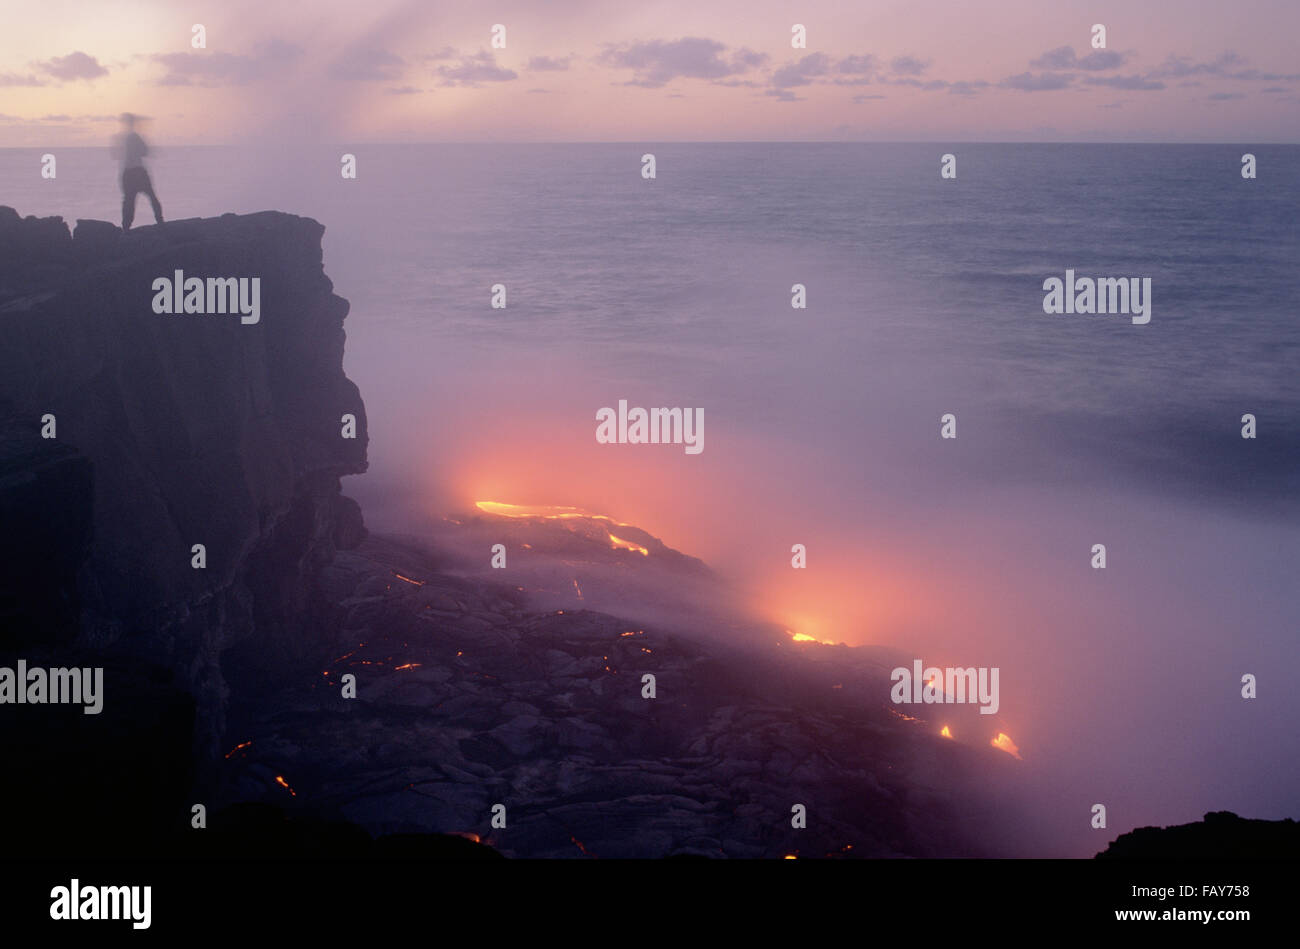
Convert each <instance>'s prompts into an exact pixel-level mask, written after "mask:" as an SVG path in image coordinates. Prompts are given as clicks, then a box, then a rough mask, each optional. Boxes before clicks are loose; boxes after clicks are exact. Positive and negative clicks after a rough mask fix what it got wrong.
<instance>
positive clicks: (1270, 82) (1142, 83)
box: [0, 0, 1300, 147]
mask: <svg viewBox="0 0 1300 949" xmlns="http://www.w3.org/2000/svg"><path fill="white" fill-rule="evenodd" d="M5 20H6V23H5V29H4V31H3V33H0V145H5V146H33V147H39V146H45V145H51V146H52V145H81V144H92V145H98V144H103V142H104V141H105V140H106V138H107V137H108V136H109V135H110V134H111V133H112V132H113V131H115V120H114V116H116V115H117V114H118V113H120V112H122V111H127V110H129V111H133V112H138V113H143V114H146V115H149V116H152V117H153V118H154V119H155V120H156V122H155V125H154V126H153V130H152V131H153V133H154V134H156V135H157V137H158V138H159V139H160V140H163V141H165V142H166V143H167V144H172V145H176V144H225V143H240V142H247V141H250V140H255V141H267V140H272V141H284V142H331V143H332V142H347V143H362V142H455V141H727V140H742V141H743V140H790V141H803V140H835V141H840V140H843V141H891V140H893V141H1170V142H1188V141H1190V142H1198V141H1199V142H1246V143H1261V142H1296V141H1297V131H1296V130H1297V128H1300V66H1298V65H1297V63H1296V59H1297V58H1296V56H1295V49H1296V40H1297V32H1298V28H1300V3H1297V2H1295V0H1234V2H1231V3H1227V2H1219V0H1141V2H1135V0H1089V2H1085V0H1000V2H993V0H989V2H979V0H885V2H874V0H873V2H870V3H867V2H861V3H825V2H774V0H743V2H709V3H701V2H698V0H689V2H680V0H646V2H643V3H630V2H583V0H575V2H569V3H561V2H547V3H537V2H504V3H491V2H487V3H484V2H481V0H480V2H448V3H444V2H437V3H431V2H429V0H367V2H365V3H358V2H353V0H313V2H311V3H306V2H270V0H223V2H221V3H217V4H208V5H203V4H185V5H182V4H176V3H174V2H171V0H126V2H115V3H112V4H108V3H103V2H97V0H45V2H43V3H41V4H35V3H33V4H21V5H11V6H10V8H9V10H7V11H6V15H5ZM195 23H202V24H203V25H204V27H205V28H206V38H207V48H206V49H193V48H191V45H190V41H191V27H192V25H193V24H195ZM497 23H500V24H503V25H504V26H505V27H506V47H505V48H504V49H493V48H492V47H491V39H492V37H491V32H490V31H491V28H492V26H493V25H494V24H497ZM795 23H800V24H803V25H804V26H805V27H806V28H807V35H808V40H807V48H806V49H794V48H792V47H791V43H790V37H791V26H792V25H793V24H795ZM1094 23H1102V24H1104V25H1105V26H1106V29H1107V46H1106V50H1105V51H1104V52H1103V51H1098V50H1094V49H1093V48H1092V47H1091V45H1090V40H1091V32H1090V30H1091V27H1092V25H1093V24H1094Z"/></svg>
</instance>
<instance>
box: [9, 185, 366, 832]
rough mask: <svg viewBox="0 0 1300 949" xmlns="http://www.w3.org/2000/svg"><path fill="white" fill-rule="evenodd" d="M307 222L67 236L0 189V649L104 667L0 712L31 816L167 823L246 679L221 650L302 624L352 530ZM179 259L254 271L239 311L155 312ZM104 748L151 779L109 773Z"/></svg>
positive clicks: (36, 819) (273, 665)
mask: <svg viewBox="0 0 1300 949" xmlns="http://www.w3.org/2000/svg"><path fill="white" fill-rule="evenodd" d="M323 233H324V227H323V226H322V225H320V224H319V223H317V222H316V221H313V220H310V219H308V218H302V217H296V216H293V215H289V214H283V213H279V212H270V211H268V212H261V213H257V214H249V215H233V214H228V215H224V216H222V217H220V218H208V219H195V220H186V221H176V222H171V223H168V224H165V225H162V226H155V227H142V228H139V229H137V230H133V231H132V232H130V233H128V234H124V233H123V232H122V231H120V230H119V229H118V228H117V227H115V226H113V225H110V224H106V223H104V222H100V221H78V222H77V225H76V228H75V230H73V231H72V232H71V233H70V232H69V229H68V227H67V225H66V224H65V223H64V222H63V220H62V219H61V218H44V219H37V218H33V217H28V218H26V219H22V218H20V217H19V216H18V214H17V213H16V212H15V211H14V210H13V209H11V208H7V207H0V521H2V522H3V525H4V533H5V542H4V544H3V545H2V548H0V549H2V550H3V553H0V666H7V667H11V668H12V667H14V664H15V662H16V661H17V660H19V659H22V660H25V661H26V663H27V664H28V666H29V667H30V666H46V667H69V666H78V667H86V666H103V667H104V668H105V673H104V689H103V691H104V707H103V712H102V713H101V714H99V715H85V714H83V710H82V707H81V706H79V705H78V706H55V705H43V706H41V705H38V706H33V705H9V706H6V707H5V709H4V711H5V716H4V719H3V721H0V741H3V743H4V745H6V746H8V747H7V748H6V749H5V756H6V760H7V761H9V762H13V761H21V762H23V763H24V767H23V768H22V773H23V775H24V778H23V779H22V780H21V781H19V782H16V785H17V786H11V787H10V788H9V789H8V790H7V792H6V793H7V795H8V796H9V798H10V800H9V802H8V803H9V805H10V806H9V808H8V813H10V814H11V816H14V817H15V818H22V817H23V816H24V815H23V809H24V808H26V809H27V814H26V815H25V816H26V817H28V818H30V821H29V823H32V824H35V825H37V826H40V825H42V824H44V826H43V827H42V832H43V833H46V834H49V833H51V832H56V833H57V826H56V827H53V828H52V827H51V826H50V825H49V824H46V823H45V822H44V821H42V820H41V818H42V817H46V816H52V815H57V814H63V815H64V816H66V815H67V814H69V813H72V812H78V811H79V812H80V813H82V814H83V815H85V819H84V820H81V821H78V822H76V823H79V824H81V826H82V828H83V830H82V831H81V832H80V833H82V834H83V837H82V839H85V835H89V836H92V837H95V838H96V839H103V840H104V841H105V842H110V841H111V842H114V843H120V842H121V841H119V840H116V837H115V832H110V831H108V830H105V829H104V827H102V826H101V825H120V827H121V829H120V832H117V833H116V836H120V837H121V838H122V840H126V839H132V840H134V839H139V838H140V837H141V835H145V836H147V835H148V833H149V831H150V828H151V827H152V828H155V829H157V828H159V827H160V826H161V825H168V826H175V824H174V821H175V820H176V818H177V815H176V814H175V811H176V809H177V808H178V807H182V806H185V807H186V810H188V807H187V806H186V805H185V804H184V802H183V801H182V800H180V799H179V798H178V796H177V794H178V791H183V789H184V788H186V787H187V786H188V784H189V782H188V780H187V778H186V775H187V774H188V773H189V772H190V771H191V770H192V769H194V768H195V767H196V766H197V768H198V769H200V770H201V769H202V767H203V763H204V762H205V761H206V760H210V759H212V758H214V757H216V756H217V751H218V746H219V741H220V737H221V735H222V732H223V730H224V723H225V720H226V716H227V714H228V712H229V709H230V706H231V703H232V702H237V701H238V699H239V690H240V688H242V687H243V686H244V685H245V684H246V683H244V682H236V681H234V680H236V679H239V676H233V677H232V676H231V674H230V669H231V668H237V669H240V670H241V675H242V670H245V669H256V670H257V671H258V674H260V675H263V676H266V677H268V678H269V679H270V680H272V681H273V679H274V677H276V676H278V675H282V674H283V673H284V672H285V671H287V670H290V669H292V668H293V667H294V666H295V664H297V663H301V662H303V661H305V656H306V654H307V653H308V652H309V651H310V649H311V647H312V645H313V643H314V641H315V640H316V639H317V638H318V637H317V634H316V630H315V628H314V627H315V620H316V616H315V614H314V611H315V609H316V607H315V605H314V600H315V598H314V597H313V596H312V593H313V590H314V585H315V583H316V580H317V577H318V575H319V571H320V570H321V568H322V567H323V566H324V565H326V564H328V563H329V562H330V561H331V560H332V559H333V557H334V554H335V552H336V550H338V549H341V548H347V547H351V546H355V545H356V544H357V543H359V542H360V541H361V540H362V538H363V537H364V536H365V528H364V527H363V525H362V522H361V512H360V509H359V507H358V506H357V505H356V503H355V502H353V501H351V500H350V499H349V498H346V497H344V496H343V495H342V494H341V482H340V478H342V477H343V476H345V475H350V474H358V473H361V472H363V471H365V469H366V444H367V437H366V417H365V407H364V405H363V403H362V400H361V396H360V393H359V392H358V390H357V387H356V386H355V385H354V384H353V383H352V382H351V381H350V380H349V379H348V378H347V377H346V375H344V372H343V351H344V340H345V335H344V330H343V321H344V318H345V317H346V315H347V312H348V303H347V301H346V300H344V299H343V298H341V297H339V296H337V295H335V294H334V292H333V284H332V283H331V282H330V280H329V278H328V277H326V276H325V273H324V269H323V266H322V250H321V237H322V235H323ZM178 270H179V271H183V272H184V274H185V276H186V277H200V278H209V277H216V278H229V277H235V278H259V281H260V319H259V320H258V321H257V322H256V323H244V322H241V317H240V315H239V314H238V313H235V314H219V313H218V314H199V313H189V314H178V315H171V314H157V313H155V312H154V310H153V305H152V302H153V299H154V295H155V294H154V290H153V282H154V281H155V279H157V278H160V277H167V278H172V277H173V275H174V272H175V271H178ZM345 414H351V415H353V416H355V419H356V424H355V438H345V437H343V425H342V422H341V419H342V417H343V416H344V415H345ZM51 417H52V418H51ZM51 435H52V436H53V437H49V436H51ZM196 544H202V545H203V546H204V548H205V554H206V565H205V566H204V567H203V568H202V569H195V567H194V566H193V559H194V553H193V548H194V545H196ZM250 674H251V673H250ZM247 684H251V685H253V686H256V685H257V683H255V682H253V683H247ZM42 761H48V762H51V763H55V762H57V763H58V766H57V767H53V768H51V769H48V770H46V769H42V767H41V762H42ZM124 771H134V772H136V773H140V774H141V775H142V776H148V775H149V774H150V773H151V772H152V771H157V772H158V779H159V780H158V782H157V783H158V786H159V790H158V795H160V796H159V797H158V798H156V799H152V800H151V799H148V797H149V796H148V793H147V792H146V793H144V794H141V793H140V789H141V787H145V788H147V787H149V785H150V782H149V780H148V779H147V777H146V778H145V779H144V780H142V781H140V782H134V781H133V782H131V787H130V788H129V790H125V789H124V790H121V791H115V790H114V780H115V776H117V777H120V775H121V774H122V773H123V772H124ZM87 808H89V811H87V810H86V809H87ZM101 818H102V820H101ZM187 823H188V820H187ZM101 831H102V832H101ZM69 833H70V834H73V832H71V831H69ZM73 836H74V837H75V836H76V835H75V834H73Z"/></svg>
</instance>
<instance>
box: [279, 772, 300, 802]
mask: <svg viewBox="0 0 1300 949" xmlns="http://www.w3.org/2000/svg"><path fill="white" fill-rule="evenodd" d="M275 783H276V784H278V785H280V787H282V788H284V789H285V790H286V791H288V792H289V794H290V796H292V797H297V796H298V793H297V792H296V791H295V790H294V789H293V788H291V787H289V782H288V781H286V780H285V779H284V775H282V774H277V775H276V776H275Z"/></svg>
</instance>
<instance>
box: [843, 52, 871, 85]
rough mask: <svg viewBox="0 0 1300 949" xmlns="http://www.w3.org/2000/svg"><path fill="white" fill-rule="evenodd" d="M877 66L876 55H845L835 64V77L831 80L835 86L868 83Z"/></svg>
mask: <svg viewBox="0 0 1300 949" xmlns="http://www.w3.org/2000/svg"><path fill="white" fill-rule="evenodd" d="M878 68H879V65H878V63H877V62H876V57H874V56H872V55H870V54H866V55H862V56H846V57H844V58H843V59H841V60H840V61H839V62H838V63H836V64H835V77H834V78H833V79H832V80H831V82H833V83H835V85H837V86H866V85H870V84H871V82H872V77H873V76H874V75H875V73H876V70H877V69H878Z"/></svg>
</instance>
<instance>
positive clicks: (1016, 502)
mask: <svg viewBox="0 0 1300 949" xmlns="http://www.w3.org/2000/svg"><path fill="white" fill-rule="evenodd" d="M154 144H155V147H156V151H157V156H156V159H155V160H154V162H153V164H152V166H151V174H152V175H153V178H154V182H155V185H156V188H157V191H158V194H159V197H160V198H161V200H162V203H163V207H164V210H165V211H166V213H167V215H168V216H169V217H170V218H173V219H174V218H180V217H193V216H208V215H215V214H220V213H225V212H228V211H235V212H240V213H242V212H249V211H256V210H263V209H268V208H273V209H278V210H283V211H288V212H291V213H296V214H303V215H306V216H310V217H314V218H316V219H317V220H320V221H321V222H322V223H324V224H325V226H326V234H325V270H326V272H327V274H329V276H330V277H331V279H332V280H333V281H334V283H335V288H336V292H338V293H339V294H340V295H342V296H344V297H346V298H348V299H349V300H350V301H351V303H352V312H351V315H350V316H349V318H348V323H347V330H348V350H347V357H346V364H345V365H346V369H347V371H348V373H349V375H350V376H351V377H352V378H353V379H354V380H355V381H356V382H357V384H358V385H359V386H360V388H361V392H362V394H363V397H364V398H365V401H366V405H367V411H368V414H369V419H370V433H371V448H370V458H371V470H370V472H369V473H367V474H366V475H364V476H361V477H359V478H355V479H349V481H348V482H346V483H345V489H346V490H347V491H348V493H351V494H353V495H354V496H356V497H357V498H358V499H359V500H361V502H362V504H363V507H364V508H365V510H366V515H367V520H368V522H369V523H370V524H371V526H372V527H376V528H378V529H381V530H382V529H391V530H407V531H416V532H418V530H419V525H420V524H421V522H422V519H423V518H431V517H434V516H437V515H438V514H440V513H444V512H451V511H457V510H462V509H464V508H465V507H466V506H467V505H469V504H470V503H471V502H472V501H473V500H480V499H491V500H498V501H506V502H513V503H529V504H570V505H575V506H579V507H583V508H585V509H588V510H594V511H601V512H604V513H608V514H611V515H613V516H616V517H618V518H620V519H622V520H625V521H630V522H633V523H636V524H638V525H639V526H641V527H643V528H645V529H646V530H649V531H650V532H652V533H654V534H656V535H657V536H660V537H662V538H663V539H664V540H665V542H667V543H669V544H670V545H672V546H675V547H678V548H679V549H682V550H684V551H686V552H687V553H691V554H693V555H696V556H700V557H702V558H704V559H706V560H707V561H708V562H709V563H710V564H712V565H713V566H715V567H716V568H717V569H718V570H719V571H720V572H721V573H723V574H724V575H725V576H727V577H728V578H729V579H731V580H733V581H734V582H735V583H737V584H739V585H741V586H742V587H744V588H746V589H747V590H749V591H750V594H749V595H750V598H751V600H752V602H753V604H754V608H755V610H756V611H758V612H761V613H763V614H764V615H769V616H771V617H773V618H777V619H779V620H780V621H782V622H784V623H786V624H787V625H788V626H790V628H792V629H798V630H802V631H804V632H808V633H810V634H811V635H815V636H817V637H818V638H824V639H829V640H836V641H841V640H842V641H847V642H850V643H866V642H881V643H888V644H891V645H896V646H899V647H900V648H904V649H909V650H913V651H914V653H915V655H916V656H917V657H918V658H922V659H923V660H925V661H926V663H927V664H930V663H933V664H936V665H958V664H960V665H975V666H999V667H1000V668H1001V670H1002V677H1001V681H1002V691H1003V695H1002V714H1001V716H1000V718H999V722H1000V725H1001V727H1005V729H1006V730H1007V731H1008V732H1009V733H1010V734H1012V735H1013V737H1014V739H1015V741H1016V742H1017V744H1018V745H1019V746H1020V749H1021V752H1022V754H1023V755H1024V757H1025V763H1024V767H1025V768H1026V781H1027V782H1028V783H1029V784H1030V785H1032V786H1034V787H1035V788H1036V793H1037V800H1038V801H1039V802H1040V803H1041V807H1042V811H1041V814H1039V815H1036V816H1037V817H1039V818H1041V820H1042V821H1043V822H1044V824H1045V826H1047V827H1049V828H1050V831H1049V832H1050V836H1051V844H1050V847H1049V848H1048V851H1049V852H1052V853H1063V854H1070V855H1087V854H1090V853H1091V852H1094V851H1095V850H1097V849H1101V848H1102V847H1104V844H1105V841H1106V840H1109V839H1112V838H1113V837H1114V835H1115V834H1116V833H1118V832H1122V831H1123V830H1127V829H1129V828H1130V827H1133V826H1140V825H1142V824H1147V823H1150V824H1170V823H1178V822H1183V821H1188V820H1196V819H1199V818H1200V816H1201V815H1202V814H1203V813H1204V812H1205V811H1207V810H1217V809H1232V810H1237V811H1238V812H1239V813H1241V814H1243V815H1247V816H1253V817H1270V818H1280V817H1283V816H1293V817H1297V816H1300V815H1297V814H1295V813H1294V812H1293V811H1292V810H1291V808H1293V807H1294V804H1295V801H1296V800H1298V799H1300V756H1298V755H1297V753H1296V744H1295V741H1294V723H1295V721H1296V720H1297V715H1298V714H1300V697H1297V696H1298V693H1297V691H1296V690H1295V689H1294V682H1295V681H1296V677H1297V675H1300V650H1298V649H1297V646H1296V643H1297V636H1298V635H1300V608H1298V607H1297V602H1296V594H1295V590H1296V584H1295V573H1296V566H1297V564H1298V563H1300V529H1298V527H1300V522H1298V520H1297V516H1296V515H1297V510H1298V505H1297V501H1298V500H1300V467H1298V464H1297V462H1298V461H1300V385H1298V384H1297V369H1298V368H1300V323H1298V322H1297V319H1296V303H1297V300H1300V275H1298V270H1297V264H1298V263H1300V225H1298V224H1297V211H1300V148H1296V147H1290V146H1257V147H1256V146H1248V145H1243V146H1241V147H1230V146H1175V145H992V144H989V145H960V146H951V147H947V148H941V147H938V146H933V145H906V144H899V145H865V144H863V145H859V144H770V143H754V144H673V145H661V144H653V143H632V144H609V145H542V146H533V145H527V146H525V145H500V146H487V145H483V146H478V145H445V146H339V147H336V148H299V149H287V150H286V149H282V148H279V147H272V146H259V147H239V148H235V147H230V148H176V149H169V148H167V147H166V145H165V142H155V143H154ZM945 151H951V152H953V153H955V155H956V157H957V170H958V176H957V178H956V179H955V180H943V179H941V178H940V175H939V162H940V155H941V154H942V153H943V152H945ZM1245 151H1250V152H1252V153H1253V154H1255V156H1256V158H1257V161H1258V168H1259V177H1258V179H1256V180H1253V181H1250V180H1244V179H1242V178H1241V175H1240V158H1241V154H1242V153H1243V152H1245ZM344 152H351V153H353V154H355V155H356V156H357V167H358V177H357V179H356V180H345V179H343V178H342V177H341V176H340V174H339V167H340V156H341V155H342V154H343V153H344ZM646 152H652V153H654V154H655V156H656V163H657V177H656V178H655V179H653V180H645V179H643V178H642V177H641V174H640V169H641V160H640V159H641V156H642V155H643V154H644V153H646ZM40 154H41V150H0V183H2V185H3V187H2V188H0V203H5V204H11V205H14V206H15V207H17V208H18V210H19V212H20V213H22V214H41V215H45V214H61V215H63V216H64V217H66V218H68V219H70V220H71V219H75V218H79V217H80V218H86V217H91V218H101V219H107V220H116V219H117V215H118V210H117V208H118V202H119V197H118V193H117V190H116V189H117V185H116V177H115V176H116V169H115V168H114V166H113V165H112V163H111V162H110V161H109V159H108V156H107V153H106V152H105V151H100V150H94V149H82V150H78V149H66V150H56V155H57V159H58V163H59V164H58V177H57V179H55V180H54V181H46V180H42V179H41V178H40V175H39V169H40V163H39V156H40ZM148 221H149V212H148V209H147V207H146V206H145V204H144V203H143V202H142V203H141V205H140V206H139V208H138V209H137V225H140V224H146V223H148ZM1067 268H1071V269H1074V270H1075V271H1076V273H1077V274H1078V275H1080V276H1084V275H1088V276H1094V277H1101V276H1114V277H1121V276H1122V277H1133V276H1137V277H1150V278H1151V282H1152V300H1151V303H1152V309H1151V321H1150V323H1149V324H1147V325H1132V324H1131V322H1130V320H1129V318H1128V317H1126V316H1087V315H1048V314H1045V313H1044V312H1043V309H1042V301H1043V295H1044V291H1043V290H1042V284H1043V280H1044V279H1045V278H1047V277H1050V276H1056V277H1063V276H1064V272H1065V270H1066V269H1067ZM498 283H500V284H505V285H506V287H507V294H508V306H507V308H506V309H504V310H500V309H492V308H491V307H490V305H489V295H490V288H491V287H492V286H493V285H494V284H498ZM796 283H801V284H804V285H805V286H806V288H807V301H808V305H807V308H806V309H802V310H796V309H792V308H791V305H790V299H791V287H792V285H793V284H796ZM267 317H269V318H273V314H268V315H267ZM267 317H264V318H267ZM620 399H627V400H628V403H629V404H630V405H633V406H637V405H640V406H681V407H701V408H703V409H704V416H705V427H704V436H705V439H704V446H705V447H704V451H703V452H702V453H701V454H699V455H687V454H686V453H685V452H684V451H683V450H682V447H681V446H668V445H654V446H650V445H646V446H629V445H618V446H612V445H599V444H597V443H596V442H595V438H594V432H595V413H596V411H597V410H598V409H599V408H601V407H604V406H616V405H617V404H618V401H619V400H620ZM946 413H952V414H954V415H955V416H956V418H957V433H958V437H957V438H956V439H955V440H942V439H940V437H939V429H940V417H941V416H942V415H944V414H946ZM1246 413H1251V414H1254V415H1255V416H1256V418H1257V419H1258V433H1259V434H1258V438H1256V439H1255V440H1245V439H1242V438H1241V436H1240V430H1241V417H1242V415H1243V414H1246ZM795 543H803V544H805V545H806V546H807V548H808V568H807V569H806V570H802V571H796V570H792V569H791V567H790V556H791V553H790V551H791V546H792V545H793V544H795ZM1097 543H1102V544H1105V545H1106V548H1107V559H1108V562H1107V566H1106V569H1105V570H1094V569H1092V567H1091V566H1090V560H1091V556H1092V554H1091V550H1092V546H1093V545H1094V544H1097ZM1247 673H1251V674H1254V675H1256V676H1258V677H1259V682H1260V685H1259V698H1257V699H1254V700H1246V699H1243V698H1242V697H1241V696H1240V688H1241V685H1240V680H1241V676H1242V675H1244V674H1247ZM988 737H990V736H970V737H969V739H968V740H970V741H973V742H978V743H986V742H987V739H988ZM958 739H959V740H967V736H958ZM1099 802H1100V803H1106V804H1107V807H1108V810H1109V812H1110V815H1111V818H1110V819H1111V823H1110V828H1109V830H1108V831H1106V832H1104V833H1103V832H1099V831H1092V830H1091V829H1090V827H1089V823H1088V818H1089V815H1090V808H1091V805H1092V804H1094V803H1099ZM1103 838H1104V839H1103Z"/></svg>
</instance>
